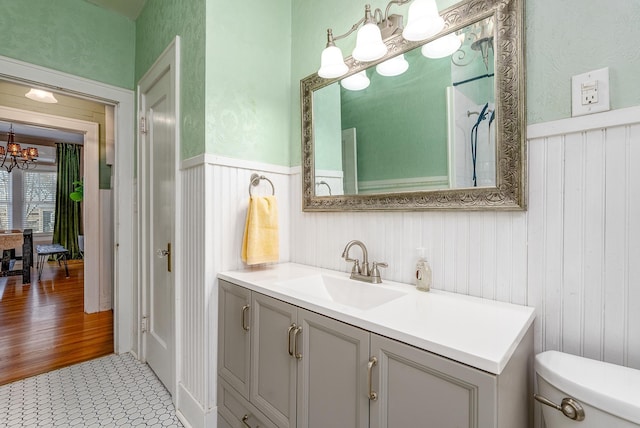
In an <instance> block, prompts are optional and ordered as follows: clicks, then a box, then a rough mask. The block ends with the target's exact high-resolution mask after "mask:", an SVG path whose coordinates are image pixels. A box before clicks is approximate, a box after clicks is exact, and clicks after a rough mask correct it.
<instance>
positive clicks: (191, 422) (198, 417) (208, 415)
mask: <svg viewBox="0 0 640 428" xmlns="http://www.w3.org/2000/svg"><path fill="white" fill-rule="evenodd" d="M177 394H178V397H177V400H176V416H177V417H178V419H180V422H182V424H183V425H184V426H185V427H187V428H216V426H217V424H218V418H217V415H218V408H217V407H214V408H212V409H209V410H208V411H206V410H205V409H203V408H202V406H201V405H200V403H198V401H197V400H196V399H195V398H194V397H193V395H191V393H190V392H189V391H188V390H187V389H186V388H185V387H184V385H183V384H178V391H177Z"/></svg>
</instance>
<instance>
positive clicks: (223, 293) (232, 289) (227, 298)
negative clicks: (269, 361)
mask: <svg viewBox="0 0 640 428" xmlns="http://www.w3.org/2000/svg"><path fill="white" fill-rule="evenodd" d="M218 299H219V302H218V307H219V312H218V329H219V331H220V333H221V334H220V335H219V337H218V374H219V375H220V377H221V378H222V379H224V380H225V381H227V382H228V383H229V385H231V386H232V387H233V388H235V389H236V390H237V391H238V392H239V393H240V394H241V395H242V396H243V397H244V398H245V399H247V400H248V399H249V373H250V372H249V370H250V366H249V357H250V353H249V350H250V341H249V340H250V338H251V334H250V325H249V323H250V322H251V319H250V318H249V317H250V315H251V314H250V308H251V291H250V290H247V289H246V288H242V287H238V286H236V285H233V284H230V283H228V282H226V281H220V287H219V292H218Z"/></svg>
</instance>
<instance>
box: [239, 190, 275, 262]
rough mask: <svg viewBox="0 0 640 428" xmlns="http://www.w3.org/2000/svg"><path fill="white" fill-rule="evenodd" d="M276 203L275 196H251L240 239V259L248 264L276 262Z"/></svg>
mask: <svg viewBox="0 0 640 428" xmlns="http://www.w3.org/2000/svg"><path fill="white" fill-rule="evenodd" d="M279 258H280V252H279V240H278V205H277V204H276V198H275V196H251V197H250V198H249V209H248V211H247V221H246V223H245V226H244V239H243V240H242V261H243V262H245V263H246V264H248V265H255V264H259V263H270V262H277V261H278V260H279Z"/></svg>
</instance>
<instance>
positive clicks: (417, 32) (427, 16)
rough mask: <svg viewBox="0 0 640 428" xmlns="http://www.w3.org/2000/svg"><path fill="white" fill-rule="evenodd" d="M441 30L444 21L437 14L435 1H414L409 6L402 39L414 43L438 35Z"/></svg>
mask: <svg viewBox="0 0 640 428" xmlns="http://www.w3.org/2000/svg"><path fill="white" fill-rule="evenodd" d="M443 28H444V19H442V17H441V16H440V15H439V14H438V6H436V2H435V0H414V2H413V3H411V6H409V12H408V16H407V26H406V27H404V30H402V37H404V38H405V39H406V40H409V41H412V42H416V41H420V40H425V39H427V38H429V37H431V36H433V35H435V34H438V33H439V32H440V31H441V30H442V29H443Z"/></svg>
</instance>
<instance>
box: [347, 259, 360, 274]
mask: <svg viewBox="0 0 640 428" xmlns="http://www.w3.org/2000/svg"><path fill="white" fill-rule="evenodd" d="M345 261H347V262H353V267H352V268H351V274H352V275H353V274H354V273H357V274H360V273H361V269H360V260H358V259H349V258H346V257H345Z"/></svg>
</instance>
